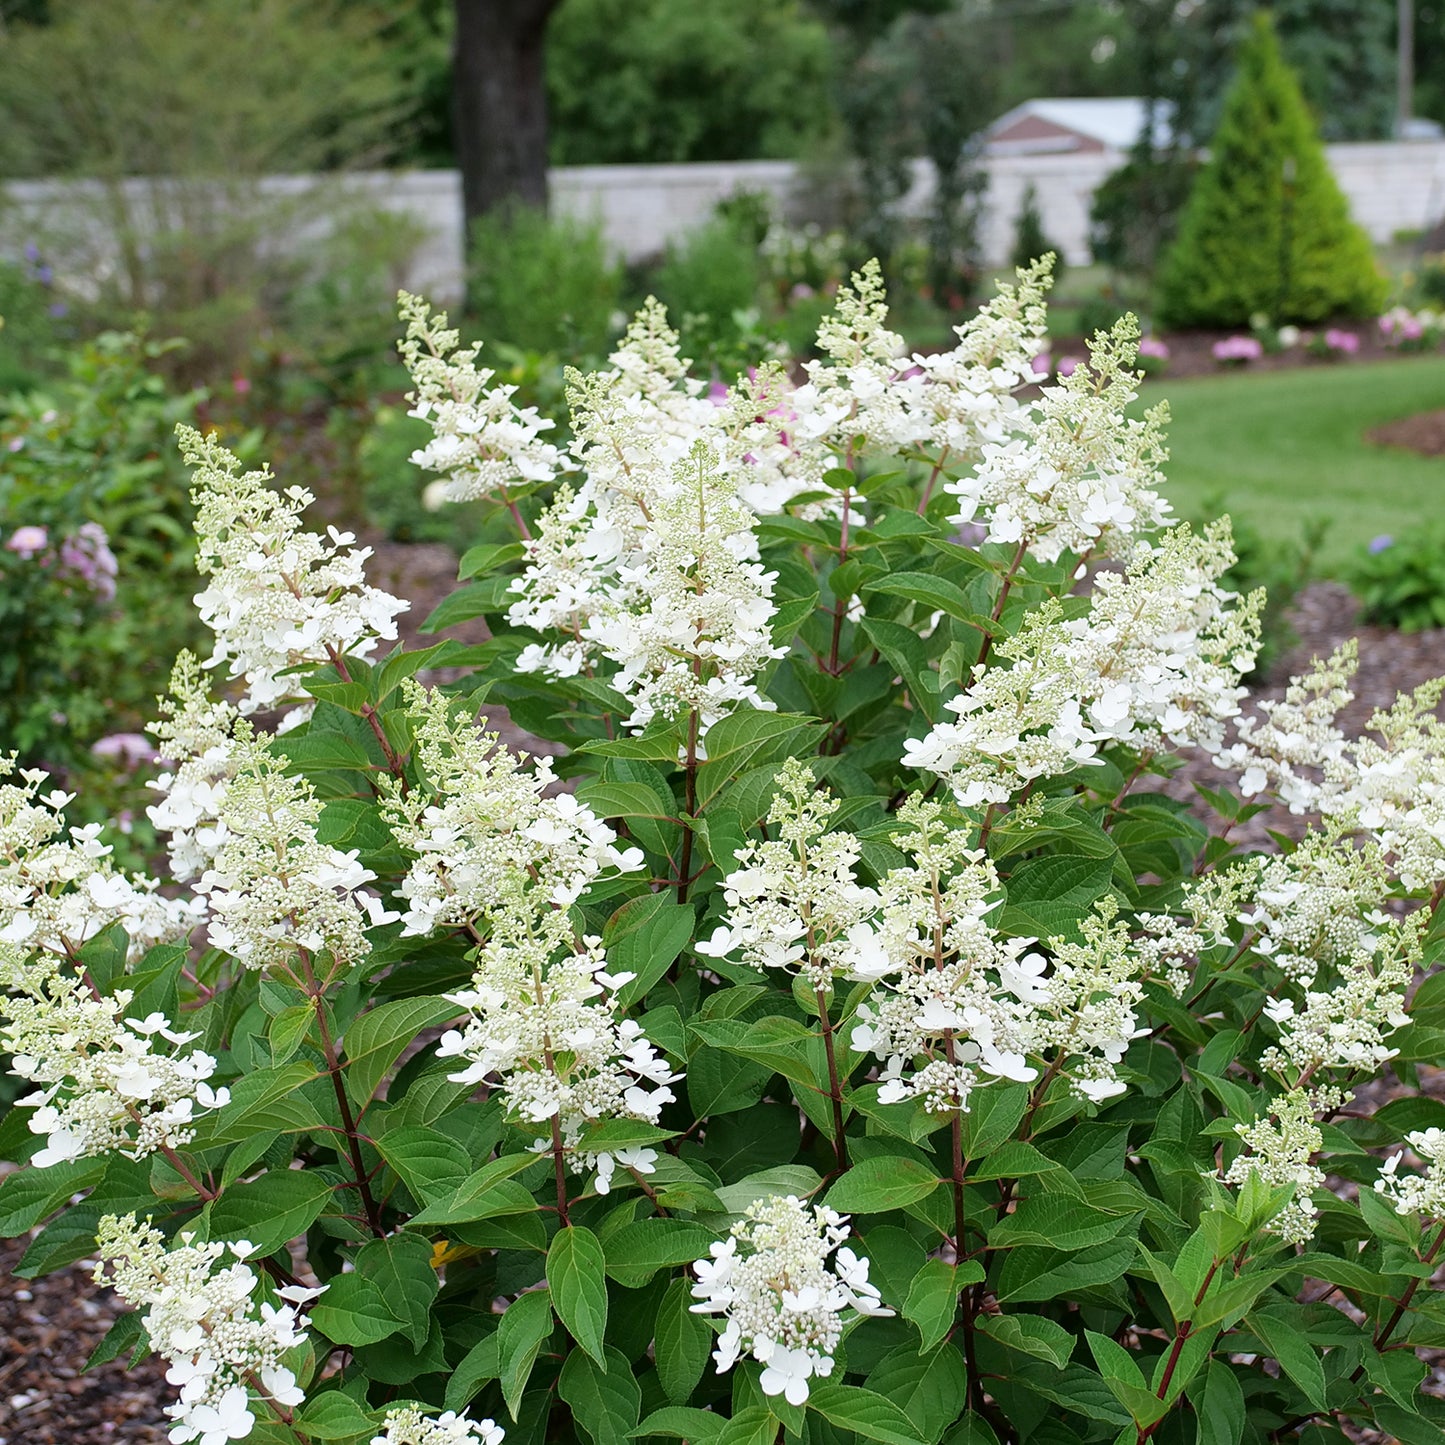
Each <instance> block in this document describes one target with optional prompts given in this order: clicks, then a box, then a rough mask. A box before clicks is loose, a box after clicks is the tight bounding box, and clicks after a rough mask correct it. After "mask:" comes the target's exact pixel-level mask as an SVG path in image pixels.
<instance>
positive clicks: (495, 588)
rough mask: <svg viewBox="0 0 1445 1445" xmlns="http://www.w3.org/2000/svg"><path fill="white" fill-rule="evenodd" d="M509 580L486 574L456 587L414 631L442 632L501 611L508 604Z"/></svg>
mask: <svg viewBox="0 0 1445 1445" xmlns="http://www.w3.org/2000/svg"><path fill="white" fill-rule="evenodd" d="M509 581H510V579H509V578H507V577H500V576H498V577H486V578H484V579H483V580H482V581H480V582H469V583H468V584H467V585H466V586H465V587H458V588H457V590H456V591H455V592H453V593H451V594H450V595H449V596H447V597H444V598H443V599H442V600H441V602H440V603H438V605H437V606H436V607H434V608H433V609H432V610H431V612H430V613H429V614H428V615H427V619H426V621H425V622H423V623H422V625H421V626H420V628H418V629H417V630H418V631H420V632H423V633H429V632H441V631H442V630H443V629H444V628H447V627H455V626H456V624H457V623H458V622H470V621H471V619H472V618H473V617H484V616H486V615H487V614H488V613H495V612H501V611H502V610H503V609H504V608H505V607H506V605H507V600H508V598H507V587H508V584H509Z"/></svg>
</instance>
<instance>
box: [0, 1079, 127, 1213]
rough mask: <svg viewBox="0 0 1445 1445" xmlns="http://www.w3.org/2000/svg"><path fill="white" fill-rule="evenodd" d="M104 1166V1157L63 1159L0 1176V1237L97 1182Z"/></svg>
mask: <svg viewBox="0 0 1445 1445" xmlns="http://www.w3.org/2000/svg"><path fill="white" fill-rule="evenodd" d="M12 1107H14V1106H13V1105H12ZM105 1167H106V1161H105V1160H104V1159H67V1160H65V1161H63V1162H62V1163H59V1164H51V1165H49V1166H48V1167H47V1168H44V1169H37V1168H36V1167H35V1166H34V1165H31V1167H30V1168H28V1169H22V1170H20V1171H19V1172H18V1173H15V1174H10V1175H7V1176H6V1177H5V1178H4V1179H3V1180H0V1239H13V1238H14V1237H15V1236H16V1235H18V1234H24V1233H25V1232H26V1231H27V1230H30V1229H33V1228H34V1227H35V1226H36V1225H37V1224H39V1223H40V1221H41V1220H42V1219H44V1218H45V1216H46V1215H47V1214H50V1213H51V1212H53V1211H54V1210H56V1209H59V1208H60V1206H61V1205H62V1204H64V1203H65V1202H66V1201H67V1200H68V1199H69V1198H70V1197H71V1195H73V1194H79V1193H81V1192H82V1191H84V1190H86V1189H89V1188H90V1187H91V1186H92V1185H93V1184H97V1183H99V1182H100V1179H101V1177H102V1176H103V1175H104V1174H105Z"/></svg>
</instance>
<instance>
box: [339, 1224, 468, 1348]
mask: <svg viewBox="0 0 1445 1445" xmlns="http://www.w3.org/2000/svg"><path fill="white" fill-rule="evenodd" d="M431 1261H432V1246H431V1245H430V1243H428V1241H427V1240H425V1239H423V1238H422V1237H421V1235H419V1234H393V1235H391V1236H390V1237H389V1238H387V1239H373V1240H372V1241H371V1242H370V1243H369V1244H365V1245H363V1246H362V1247H361V1249H359V1250H358V1251H357V1254H356V1272H357V1273H358V1274H360V1275H363V1276H364V1277H365V1278H367V1279H369V1280H371V1281H372V1282H373V1283H374V1284H375V1285H376V1286H377V1288H378V1289H379V1290H380V1291H381V1297H382V1299H384V1300H385V1301H386V1308H387V1312H388V1313H389V1314H390V1315H391V1316H392V1317H393V1318H394V1319H398V1320H400V1321H401V1323H402V1326H403V1328H404V1329H405V1330H406V1336H407V1338H408V1339H409V1340H410V1341H411V1342H412V1344H413V1345H414V1346H415V1347H416V1348H417V1349H418V1350H419V1349H421V1347H422V1345H423V1344H424V1343H425V1342H426V1337H427V1332H428V1330H429V1329H430V1327H431V1307H432V1301H433V1300H434V1299H435V1298H436V1296H437V1290H438V1288H439V1281H438V1279H437V1272H436V1270H434V1269H433V1268H432V1262H431ZM322 1298H323V1299H324V1298H325V1296H324V1295H323V1296H322Z"/></svg>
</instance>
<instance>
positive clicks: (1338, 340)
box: [1325, 326, 1360, 356]
mask: <svg viewBox="0 0 1445 1445" xmlns="http://www.w3.org/2000/svg"><path fill="white" fill-rule="evenodd" d="M1325 345H1326V346H1327V347H1329V349H1330V350H1331V351H1339V352H1342V353H1344V354H1345V355H1347V356H1353V355H1354V354H1355V352H1357V351H1358V350H1359V349H1360V338H1359V337H1358V336H1357V335H1356V334H1355V333H1354V332H1353V331H1341V330H1340V329H1339V328H1338V327H1335V326H1332V327H1331V328H1330V329H1329V330H1328V331H1326V332H1325Z"/></svg>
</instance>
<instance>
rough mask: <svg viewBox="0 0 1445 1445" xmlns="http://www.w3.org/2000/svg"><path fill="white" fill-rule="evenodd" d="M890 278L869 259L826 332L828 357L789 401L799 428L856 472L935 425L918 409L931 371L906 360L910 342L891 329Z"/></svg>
mask: <svg viewBox="0 0 1445 1445" xmlns="http://www.w3.org/2000/svg"><path fill="white" fill-rule="evenodd" d="M887 323H888V303H887V300H886V298H885V291H884V286H883V272H882V269H881V268H880V267H879V265H878V262H877V261H869V262H868V264H867V265H866V266H864V267H863V269H862V270H861V271H855V272H854V273H853V278H852V285H851V286H841V287H839V289H838V296H837V301H836V303H835V306H834V310H833V312H832V314H831V315H829V316H826V317H824V318H823V321H822V323H821V324H820V325H819V327H818V351H819V352H820V356H819V357H818V358H817V359H816V360H813V361H809V362H806V363H805V364H804V367H803V370H804V372H805V373H806V374H807V378H808V379H807V381H806V382H805V383H804V384H803V385H802V386H800V387H799V388H798V389H797V390H796V391H795V392H794V393H793V394H792V396H791V398H790V399H789V404H790V407H791V410H792V412H793V414H794V418H795V419H794V421H793V422H792V430H793V431H794V432H795V433H796V435H797V437H798V439H799V441H800V443H801V444H802V445H803V446H806V447H821V448H823V449H824V450H826V451H827V452H829V453H830V454H832V455H833V456H834V457H836V458H837V459H838V460H839V461H841V462H843V463H844V464H846V465H849V466H851V465H852V463H853V461H854V460H855V458H856V457H857V456H858V455H860V454H861V453H862V452H864V451H866V450H869V449H872V448H886V449H892V450H895V451H896V450H900V449H904V448H907V447H910V446H914V445H916V444H918V443H920V442H923V441H926V440H928V439H929V437H930V434H931V432H932V430H933V419H932V418H931V417H930V416H928V415H926V414H925V413H924V411H923V409H922V408H920V407H919V406H918V405H917V402H918V399H919V396H920V394H921V393H922V391H923V388H924V385H925V382H924V376H925V373H924V371H923V370H922V369H921V368H920V367H918V366H917V365H916V364H914V363H912V362H909V361H902V360H900V358H901V357H903V355H904V350H905V348H904V342H903V338H902V337H901V336H899V335H898V334H897V332H894V331H890V330H889V329H888V325H887Z"/></svg>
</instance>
